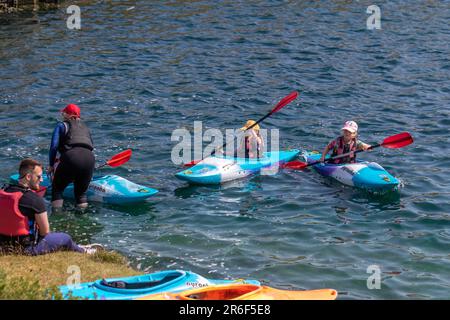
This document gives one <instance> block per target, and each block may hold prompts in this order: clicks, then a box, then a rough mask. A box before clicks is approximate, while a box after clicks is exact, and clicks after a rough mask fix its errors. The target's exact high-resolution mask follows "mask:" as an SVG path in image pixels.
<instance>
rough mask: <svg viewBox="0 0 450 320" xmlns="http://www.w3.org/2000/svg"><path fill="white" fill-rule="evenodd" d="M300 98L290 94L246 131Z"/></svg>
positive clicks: (294, 93) (295, 92)
mask: <svg viewBox="0 0 450 320" xmlns="http://www.w3.org/2000/svg"><path fill="white" fill-rule="evenodd" d="M297 97H298V92H297V91H293V92H291V93H290V94H288V95H287V96H286V97H284V98H283V99H281V100H280V102H278V104H277V105H276V106H275V107H274V108H273V109H272V110H271V111H270V112H269V113H268V114H266V115H265V116H264V117H262V118H261V119H259V120H258V121H256V122H255V123H254V124H252V125H251V126H250V127H248V128H247V129H245V130H244V132H245V131H247V130H250V129H251V128H253V127H254V126H256V125H257V124H258V123H260V122H262V121H264V120H265V119H266V118H268V117H270V116H271V115H272V114H274V113H275V112H278V111H280V110H281V109H282V108H283V107H285V106H287V105H288V104H289V103H291V102H292V101H294V100H295V99H297ZM234 139H236V137H234V138H233V142H234ZM227 144H228V142H225V143H224V144H223V145H222V147H221V148H220V149H223V148H225V146H226V145H227ZM215 153H216V149H215V150H213V152H212V153H211V154H210V155H209V156H208V157H210V156H213V155H214V154H215ZM203 159H204V158H202V159H201V160H193V161H191V162H188V163H185V164H184V166H185V167H191V166H193V165H195V164H197V163H199V162H200V161H202V160H203Z"/></svg>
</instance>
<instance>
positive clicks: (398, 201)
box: [0, 0, 450, 299]
mask: <svg viewBox="0 0 450 320" xmlns="http://www.w3.org/2000/svg"><path fill="white" fill-rule="evenodd" d="M79 4H80V7H81V15H82V26H81V30H78V31H75V30H69V29H67V27H66V20H65V19H67V17H68V15H67V14H66V13H65V9H66V7H67V5H68V4H66V5H63V6H61V8H60V9H58V10H53V11H46V12H42V11H41V12H37V13H21V14H15V15H8V16H5V15H3V16H0V79H1V85H0V161H1V165H0V177H2V181H3V182H6V181H7V180H8V176H9V175H10V174H12V173H14V172H15V170H16V167H17V164H18V162H19V161H20V159H22V158H23V157H26V156H27V157H28V156H31V157H35V158H37V159H39V160H41V161H43V162H44V163H47V152H48V146H49V143H50V135H51V132H52V130H53V127H54V125H55V124H56V121H57V118H58V116H59V114H58V110H59V109H61V107H63V106H64V105H65V104H67V103H69V102H71V103H77V104H79V105H80V106H81V108H82V115H83V118H84V119H85V120H86V122H87V123H88V124H89V126H90V128H91V130H92V132H93V135H94V141H95V144H96V150H95V152H96V156H97V159H98V161H102V160H106V159H107V158H108V157H111V156H112V155H113V154H115V153H117V152H119V151H121V150H123V149H126V148H132V149H133V157H132V159H131V160H130V161H129V162H128V163H127V164H126V165H124V166H122V167H119V168H116V169H111V168H109V169H104V170H103V171H104V173H111V174H113V173H114V174H118V175H121V176H123V177H126V178H127V179H129V180H132V181H134V182H137V183H141V184H144V185H148V186H150V187H153V188H157V189H159V190H160V193H158V194H157V195H156V196H155V197H153V198H151V199H150V200H148V201H147V202H145V203H142V204H139V205H133V206H112V205H101V204H91V206H90V208H89V210H88V213H87V214H85V215H76V214H74V211H73V204H72V203H70V202H68V203H67V207H66V209H67V214H65V215H63V216H52V218H51V219H52V224H53V225H54V226H55V228H56V229H57V230H65V231H68V232H69V233H71V234H72V235H73V236H74V238H75V239H76V240H77V241H79V242H88V241H90V242H100V243H103V244H105V245H107V246H108V247H109V248H112V249H115V250H119V251H120V252H122V253H124V254H126V255H127V256H129V257H130V259H131V260H132V261H133V264H134V265H135V266H136V267H138V268H140V269H141V270H145V271H153V270H161V269H167V268H171V269H174V268H181V269H190V270H192V271H195V272H198V273H201V274H204V275H206V276H210V277H229V278H256V279H260V280H263V282H264V283H265V284H268V285H271V286H274V287H278V288H284V289H312V288H328V287H330V288H335V289H337V290H338V291H339V298H343V299H411V298H419V299H430V298H431V299H437V298H441V299H448V298H449V292H450V280H449V279H450V278H449V274H450V261H449V259H450V251H449V244H450V216H449V212H450V202H449V195H450V185H449V174H450V169H449V168H450V157H449V151H450V150H449V142H450V141H449V131H448V127H449V125H450V120H449V115H450V107H449V100H450V99H449V96H450V95H449V94H450V85H449V83H450V82H449V74H450V61H449V57H450V49H449V43H450V30H449V28H448V21H449V18H450V5H449V3H448V2H447V1H426V2H425V1H389V2H387V1H378V2H377V4H378V5H379V6H380V8H381V13H382V20H381V22H382V29H381V30H367V28H366V19H367V18H368V17H369V14H367V13H366V9H367V6H369V5H371V4H372V3H369V2H367V1H358V2H354V1H353V2H350V1H222V2H221V3H220V4H218V3H217V2H215V1H189V2H186V1H166V2H159V1H144V0H138V1H115V2H114V4H111V2H106V1H104V2H100V1H82V2H80V3H79ZM132 7H134V8H132ZM292 90H298V91H299V92H300V97H299V99H297V100H296V101H295V102H294V103H292V104H291V105H289V106H288V107H285V108H284V109H283V110H282V111H280V112H279V113H277V114H276V115H274V116H272V117H271V118H269V119H267V120H266V121H264V122H263V124H262V125H263V128H267V129H272V128H278V129H279V130H280V136H281V137H280V144H281V147H282V148H288V147H295V148H300V149H308V150H311V149H315V150H321V149H322V148H323V147H324V146H325V144H326V143H327V142H328V141H329V140H331V139H333V138H334V137H335V136H337V135H338V134H339V129H340V127H341V126H342V123H343V122H344V121H345V120H348V119H353V120H355V121H357V122H358V123H359V125H360V137H361V139H362V140H364V141H366V142H368V143H376V142H380V141H382V140H383V139H384V138H385V137H387V136H389V135H392V134H395V133H398V132H402V131H408V132H410V133H411V134H412V135H413V137H414V139H415V142H414V144H412V145H410V146H408V147H405V148H402V149H384V148H378V149H376V151H373V152H371V153H365V154H361V156H360V157H361V158H363V159H367V160H370V161H376V162H378V163H380V164H382V165H383V166H384V167H385V168H386V169H387V170H388V171H389V172H391V173H392V174H393V175H395V176H396V177H398V178H399V179H400V180H401V181H402V188H401V189H400V190H399V192H396V193H391V194H387V195H383V196H376V195H370V194H367V193H364V192H361V191H358V190H354V189H351V188H347V187H344V186H342V185H340V184H338V183H334V182H331V181H328V180H326V179H324V178H322V177H321V176H319V175H318V174H317V173H315V172H313V171H310V170H305V171H302V172H300V171H288V170H285V171H283V172H280V173H279V174H278V175H276V176H256V177H253V178H251V179H244V180H241V181H236V182H231V183H228V184H225V185H223V186H218V187H205V186H188V185H187V184H185V183H184V182H182V181H179V180H177V179H176V178H175V177H174V173H176V172H178V171H180V170H181V168H180V167H179V166H177V165H174V164H173V163H172V162H171V160H170V154H171V150H172V147H173V146H174V145H175V142H171V140H170V138H171V134H172V131H173V130H175V129H177V128H187V129H192V128H193V124H194V121H203V126H204V128H236V127H239V126H241V125H242V124H243V122H244V119H249V118H253V119H257V118H259V117H261V116H263V115H264V114H265V113H266V112H268V111H269V110H270V109H271V108H272V107H273V106H274V105H275V104H276V103H277V102H278V101H279V99H281V98H282V97H284V96H285V95H287V94H288V93H289V92H291V91H292ZM370 265H378V266H379V268H380V270H381V279H382V282H381V289H380V290H376V289H375V290H369V289H368V288H367V278H368V277H369V276H370V275H371V274H369V273H367V268H368V267H369V266H370Z"/></svg>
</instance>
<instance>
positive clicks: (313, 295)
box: [138, 284, 337, 300]
mask: <svg viewBox="0 0 450 320" xmlns="http://www.w3.org/2000/svg"><path fill="white" fill-rule="evenodd" d="M336 298H337V291H336V290H333V289H318V290H302V291H293V290H279V289H275V288H271V287H267V286H257V285H253V284H229V285H215V286H208V287H204V288H199V289H192V290H187V291H182V292H177V293H170V292H166V293H158V294H151V295H148V296H144V297H141V298H139V299H138V300H335V299H336Z"/></svg>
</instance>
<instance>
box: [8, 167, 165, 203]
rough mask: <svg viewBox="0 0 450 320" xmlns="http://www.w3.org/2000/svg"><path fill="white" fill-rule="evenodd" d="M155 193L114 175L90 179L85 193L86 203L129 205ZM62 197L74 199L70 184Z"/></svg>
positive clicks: (15, 177)
mask: <svg viewBox="0 0 450 320" xmlns="http://www.w3.org/2000/svg"><path fill="white" fill-rule="evenodd" d="M42 178H43V180H44V181H42V182H41V185H42V186H43V187H47V188H48V189H47V192H50V190H51V183H50V180H49V179H48V178H47V177H46V176H43V177H42ZM18 179H19V175H18V174H14V175H12V176H11V177H10V180H11V182H12V183H17V181H18ZM157 192H158V190H156V189H153V188H149V187H145V186H142V185H139V184H136V183H134V182H131V181H129V180H127V179H125V178H122V177H119V176H116V175H107V176H98V177H93V178H92V181H91V183H90V185H89V188H88V191H87V197H88V201H95V202H104V203H111V204H129V203H135V202H140V201H144V200H145V199H147V198H149V197H151V196H153V195H154V194H156V193H157ZM63 196H64V197H65V198H72V199H73V198H74V190H73V184H72V183H71V184H69V185H68V186H67V188H66V189H65V190H64V193H63Z"/></svg>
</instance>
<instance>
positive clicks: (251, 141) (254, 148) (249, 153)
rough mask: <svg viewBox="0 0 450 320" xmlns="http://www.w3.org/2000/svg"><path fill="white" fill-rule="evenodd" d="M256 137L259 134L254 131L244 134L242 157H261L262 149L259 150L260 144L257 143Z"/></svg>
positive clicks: (257, 137)
mask: <svg viewBox="0 0 450 320" xmlns="http://www.w3.org/2000/svg"><path fill="white" fill-rule="evenodd" d="M258 139H260V137H259V135H258V134H256V133H254V132H249V133H247V134H245V135H244V137H243V142H242V144H241V145H242V147H243V149H244V157H245V158H250V157H252V158H255V157H256V158H261V157H262V150H261V147H262V146H261V144H260V143H259V141H258Z"/></svg>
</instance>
